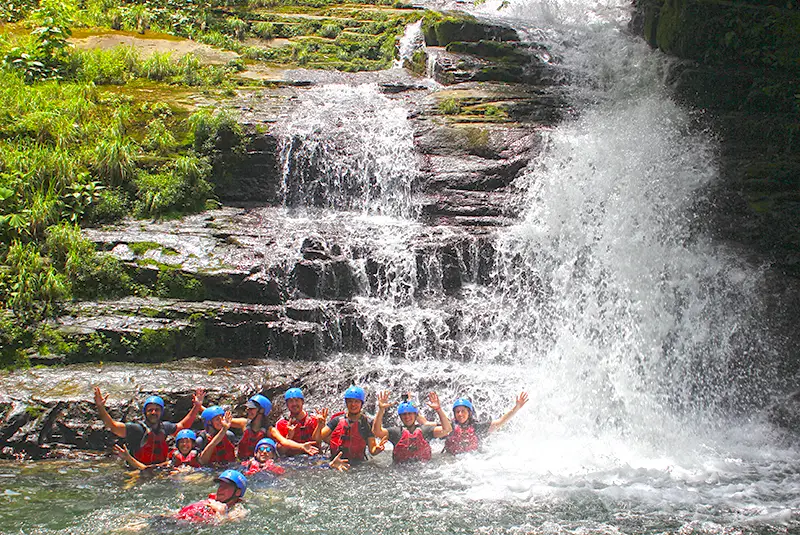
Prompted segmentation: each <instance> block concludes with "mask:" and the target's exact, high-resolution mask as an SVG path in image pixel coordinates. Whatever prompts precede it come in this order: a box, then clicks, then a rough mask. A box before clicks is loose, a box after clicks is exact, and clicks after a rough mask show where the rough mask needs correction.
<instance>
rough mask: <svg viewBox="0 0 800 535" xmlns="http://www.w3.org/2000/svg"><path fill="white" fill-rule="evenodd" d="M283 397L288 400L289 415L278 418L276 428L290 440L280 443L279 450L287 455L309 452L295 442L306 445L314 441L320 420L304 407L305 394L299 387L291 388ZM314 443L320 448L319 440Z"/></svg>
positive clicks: (322, 423) (321, 423)
mask: <svg viewBox="0 0 800 535" xmlns="http://www.w3.org/2000/svg"><path fill="white" fill-rule="evenodd" d="M283 398H284V399H285V400H286V408H287V409H289V416H288V418H287V417H284V418H281V419H280V420H278V423H276V424H275V430H276V431H277V432H278V433H280V435H281V436H282V437H283V438H285V439H288V440H287V441H286V442H285V443H281V444H279V445H278V451H279V452H280V453H281V454H282V455H286V456H292V455H301V454H303V453H308V450H307V448H305V447H297V446H295V445H294V444H297V445H298V446H300V445H302V446H305V445H306V443H308V442H313V441H314V431H315V430H316V429H317V423H318V420H317V419H316V418H315V417H314V416H311V415H310V414H308V412H306V410H305V408H304V404H305V396H304V395H303V391H302V390H300V389H299V388H290V389H289V390H287V391H286V393H285V394H284V396H283ZM320 425H324V422H320ZM314 445H315V446H316V447H317V449H319V447H320V443H319V442H317V443H315V444H314Z"/></svg>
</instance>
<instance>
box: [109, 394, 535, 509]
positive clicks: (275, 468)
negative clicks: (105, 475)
mask: <svg viewBox="0 0 800 535" xmlns="http://www.w3.org/2000/svg"><path fill="white" fill-rule="evenodd" d="M390 396H391V393H390V392H388V391H383V392H380V393H379V394H378V411H377V413H376V414H375V417H374V419H373V418H370V417H369V416H367V415H366V414H364V412H363V407H364V402H365V400H366V393H365V391H364V389H363V388H361V387H359V386H351V387H349V388H348V389H347V390H345V393H344V402H345V407H346V408H345V410H344V411H342V412H338V413H336V414H333V415H331V416H330V418H329V410H328V409H327V408H325V409H322V410H320V411H318V412H317V413H316V414H315V415H311V414H309V413H308V411H306V409H305V396H304V394H303V392H302V390H301V389H299V388H290V389H288V390H287V391H286V392H285V394H284V400H285V402H286V408H287V410H288V412H289V414H288V415H286V416H283V417H282V418H280V419H279V420H278V421H277V423H276V424H275V425H274V426H270V425H268V423H267V416H268V415H269V414H270V412H271V411H272V402H271V401H270V400H269V399H268V398H266V397H265V396H263V395H261V394H256V395H254V396H252V397H251V398H250V399H249V400H248V401H247V404H246V417H245V418H234V417H233V415H232V414H231V412H230V411H227V410H225V409H224V408H223V407H221V406H219V405H212V406H208V407H205V406H204V405H203V400H204V397H205V392H204V391H203V390H202V389H197V390H196V391H195V393H194V395H193V396H192V408H191V410H190V411H189V413H188V414H187V415H186V416H185V417H184V418H183V419H182V420H180V421H179V422H177V423H173V422H166V421H163V419H162V418H163V415H164V400H163V399H162V398H160V397H159V396H150V397H148V398H147V399H145V401H144V406H143V408H142V412H143V417H144V419H143V420H142V421H136V422H128V423H124V422H120V421H116V420H114V419H113V418H112V417H111V415H110V414H109V413H108V411H107V410H106V401H107V399H108V396H107V395H106V396H104V395H103V393H102V392H101V391H100V388H99V387H95V390H94V401H95V405H96V406H97V411H98V413H99V415H100V419H101V420H102V421H103V424H104V425H105V426H106V428H108V429H109V430H110V431H111V432H112V433H113V434H114V435H116V436H118V437H120V438H122V439H124V443H123V444H117V445H115V446H114V452H115V453H116V454H117V455H118V456H119V457H120V458H122V459H124V460H125V461H126V462H127V463H128V464H129V465H130V466H132V467H134V468H136V469H139V470H146V469H151V468H155V467H165V468H170V469H179V468H181V467H194V468H198V467H202V466H212V467H219V466H225V465H230V464H231V463H235V462H237V461H238V462H240V463H241V465H240V466H239V467H238V469H227V470H224V471H223V472H222V473H221V474H220V475H219V476H218V478H217V481H218V483H219V487H218V489H217V492H216V493H215V494H211V495H209V498H208V499H207V500H203V501H201V502H197V503H193V504H191V505H188V506H186V507H184V508H183V509H181V511H179V512H178V514H177V515H176V517H177V518H179V519H182V520H192V521H209V520H214V519H218V518H220V517H222V516H226V515H229V514H230V513H231V512H232V510H233V509H234V506H235V505H236V504H238V503H239V502H240V501H241V500H242V498H243V497H244V494H245V491H246V490H247V476H252V475H254V474H257V473H260V472H262V473H269V474H272V475H282V474H283V473H284V472H285V469H284V468H283V467H281V466H279V465H278V464H277V463H276V462H275V460H276V458H277V457H278V456H283V457H291V456H296V455H309V456H315V455H317V454H318V453H320V451H321V449H322V448H323V444H326V445H327V446H328V448H329V450H330V460H329V461H327V462H326V463H324V464H326V465H327V466H329V467H331V468H333V469H336V470H339V471H346V470H348V469H349V468H350V465H351V464H358V463H361V462H364V461H365V460H367V452H369V455H373V456H374V455H378V454H380V453H381V452H382V451H384V448H385V446H386V443H387V442H391V443H392V444H393V445H394V448H393V451H392V457H393V460H394V462H395V463H405V462H410V461H428V460H430V459H431V453H432V451H431V445H430V441H431V439H434V438H443V439H445V445H444V451H445V452H447V453H449V454H452V455H458V454H461V453H467V452H471V451H475V450H477V449H478V448H479V446H480V443H481V440H482V439H483V438H484V437H485V436H486V435H487V434H489V433H492V432H494V431H496V430H497V429H499V428H500V427H502V426H503V425H504V424H505V423H506V422H508V420H509V419H510V418H511V417H512V416H514V414H516V412H517V411H519V409H521V408H522V407H523V406H524V405H525V403H527V401H528V395H527V393H526V392H521V393H520V394H519V395H518V396H517V399H516V402H515V404H514V406H513V407H512V408H511V409H510V410H509V411H508V412H506V413H505V414H503V415H502V416H501V417H500V418H499V419H497V420H490V421H485V422H479V421H477V420H476V417H475V408H474V407H473V405H472V402H471V401H470V400H469V399H467V398H459V399H457V400H456V401H455V402H454V403H453V419H452V421H451V420H450V418H448V416H447V414H446V413H445V412H444V410H443V409H442V407H441V404H440V402H439V397H438V395H437V394H436V393H435V392H431V393H430V394H429V396H428V402H427V405H428V407H430V408H431V409H432V410H433V411H434V412H435V413H436V415H437V417H438V420H439V421H438V423H434V422H431V421H428V420H427V419H426V418H425V417H424V416H423V415H422V414H421V413H420V411H419V407H418V406H417V405H416V404H415V403H413V402H412V401H410V399H409V396H407V395H406V396H404V397H403V400H402V401H401V402H399V403H397V414H398V416H399V419H400V425H397V426H391V427H388V428H386V427H384V426H383V423H384V415H385V414H386V411H387V409H390V408H391V407H393V406H394V405H395V403H393V402H392V401H390ZM198 416H199V417H200V418H201V419H202V421H203V429H202V430H201V431H199V432H195V431H193V430H192V429H191V428H192V426H193V424H194V422H195V420H196V419H197V418H198ZM231 429H239V430H241V436H240V437H239V438H238V439H237V435H236V434H235V433H233V432H232V431H231ZM170 437H174V447H170V446H169V442H170Z"/></svg>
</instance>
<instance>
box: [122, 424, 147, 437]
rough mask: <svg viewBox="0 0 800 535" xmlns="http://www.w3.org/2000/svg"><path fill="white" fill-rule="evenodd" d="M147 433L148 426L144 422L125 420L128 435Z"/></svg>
mask: <svg viewBox="0 0 800 535" xmlns="http://www.w3.org/2000/svg"><path fill="white" fill-rule="evenodd" d="M145 433H147V426H146V425H144V423H143V422H125V434H126V435H131V434H135V435H144V434H145Z"/></svg>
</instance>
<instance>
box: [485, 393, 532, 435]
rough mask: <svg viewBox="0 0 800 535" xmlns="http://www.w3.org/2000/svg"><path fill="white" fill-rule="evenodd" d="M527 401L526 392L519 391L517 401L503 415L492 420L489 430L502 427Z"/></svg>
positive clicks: (493, 430) (492, 430)
mask: <svg viewBox="0 0 800 535" xmlns="http://www.w3.org/2000/svg"><path fill="white" fill-rule="evenodd" d="M527 402H528V393H527V392H525V391H524V390H523V391H522V392H520V393H519V395H518V396H517V402H516V403H515V404H514V406H513V407H512V408H511V410H510V411H508V412H507V413H505V414H504V415H503V416H501V417H500V419H498V420H494V421H493V422H492V423H491V425H490V426H489V432H490V433H493V432H495V431H497V430H498V429H500V428H501V427H503V426H504V425H505V424H506V422H508V421H509V420H510V419H511V417H512V416H514V415H515V414H517V411H518V410H520V409H521V408H522V407H523V406H524V405H525V404H526V403H527Z"/></svg>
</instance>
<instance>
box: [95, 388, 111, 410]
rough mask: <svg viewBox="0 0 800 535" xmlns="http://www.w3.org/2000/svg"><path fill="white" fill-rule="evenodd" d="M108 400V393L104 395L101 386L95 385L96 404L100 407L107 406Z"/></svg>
mask: <svg viewBox="0 0 800 535" xmlns="http://www.w3.org/2000/svg"><path fill="white" fill-rule="evenodd" d="M106 401H108V394H106V395H105V396H104V395H103V393H102V392H100V387H99V386H95V387H94V404H95V405H97V406H98V407H105V406H106Z"/></svg>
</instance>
